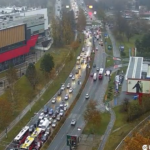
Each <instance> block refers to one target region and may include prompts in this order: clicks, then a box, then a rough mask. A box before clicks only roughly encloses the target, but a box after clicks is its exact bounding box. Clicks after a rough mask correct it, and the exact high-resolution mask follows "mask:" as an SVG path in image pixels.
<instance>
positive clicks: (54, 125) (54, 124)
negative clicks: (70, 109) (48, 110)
mask: <svg viewBox="0 0 150 150" xmlns="http://www.w3.org/2000/svg"><path fill="white" fill-rule="evenodd" d="M52 127H53V128H55V127H56V122H55V120H54V121H53V123H52Z"/></svg>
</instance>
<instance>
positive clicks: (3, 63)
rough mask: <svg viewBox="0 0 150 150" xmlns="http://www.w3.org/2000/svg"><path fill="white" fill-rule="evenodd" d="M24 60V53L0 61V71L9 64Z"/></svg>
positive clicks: (19, 62) (17, 63) (16, 63)
mask: <svg viewBox="0 0 150 150" xmlns="http://www.w3.org/2000/svg"><path fill="white" fill-rule="evenodd" d="M24 61H25V55H22V56H19V57H16V58H13V59H11V60H8V61H5V62H2V63H0V71H3V70H6V69H8V68H9V66H10V65H13V66H15V65H19V64H21V63H23V62H24Z"/></svg>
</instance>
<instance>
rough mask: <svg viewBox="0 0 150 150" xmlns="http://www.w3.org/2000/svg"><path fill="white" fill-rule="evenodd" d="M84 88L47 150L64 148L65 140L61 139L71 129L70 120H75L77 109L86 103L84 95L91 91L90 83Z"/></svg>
mask: <svg viewBox="0 0 150 150" xmlns="http://www.w3.org/2000/svg"><path fill="white" fill-rule="evenodd" d="M90 80H91V79H90ZM86 87H87V88H84V90H83V92H82V93H81V97H80V98H79V100H78V101H77V103H76V105H75V107H74V108H73V110H72V112H71V114H70V115H69V117H68V118H67V119H66V121H65V123H64V124H63V126H62V128H61V129H60V131H59V132H58V134H57V135H56V136H55V139H54V140H53V141H52V143H51V145H50V146H49V148H48V150H51V149H54V150H61V148H62V146H64V145H65V144H66V138H64V139H63V138H62V137H65V135H66V134H68V133H69V131H70V130H71V129H72V128H70V122H71V120H72V119H73V118H76V116H77V115H78V113H79V111H78V108H80V109H81V107H83V105H85V103H86V102H87V101H85V94H86V93H87V92H89V91H91V90H92V89H93V88H92V84H91V82H88V83H87V84H86ZM87 89H88V91H87ZM76 110H77V113H74V112H76Z"/></svg>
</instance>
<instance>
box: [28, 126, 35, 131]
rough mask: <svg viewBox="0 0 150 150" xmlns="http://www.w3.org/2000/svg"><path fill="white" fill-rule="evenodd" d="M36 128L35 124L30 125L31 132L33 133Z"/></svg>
mask: <svg viewBox="0 0 150 150" xmlns="http://www.w3.org/2000/svg"><path fill="white" fill-rule="evenodd" d="M34 129H35V126H34V125H31V126H30V127H29V132H30V133H32V132H33V131H34Z"/></svg>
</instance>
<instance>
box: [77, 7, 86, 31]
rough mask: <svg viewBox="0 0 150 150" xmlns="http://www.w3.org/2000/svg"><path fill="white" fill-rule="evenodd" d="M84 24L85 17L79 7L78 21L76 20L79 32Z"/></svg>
mask: <svg viewBox="0 0 150 150" xmlns="http://www.w3.org/2000/svg"><path fill="white" fill-rule="evenodd" d="M85 26H86V17H85V15H84V12H83V10H82V9H79V15H78V21H77V29H78V30H79V31H80V32H81V31H83V30H84V29H85Z"/></svg>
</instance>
